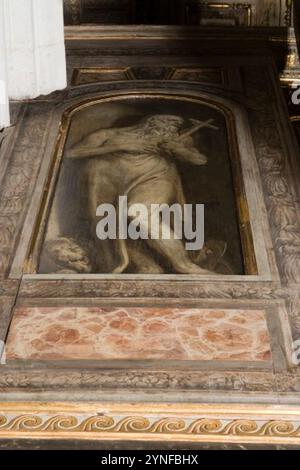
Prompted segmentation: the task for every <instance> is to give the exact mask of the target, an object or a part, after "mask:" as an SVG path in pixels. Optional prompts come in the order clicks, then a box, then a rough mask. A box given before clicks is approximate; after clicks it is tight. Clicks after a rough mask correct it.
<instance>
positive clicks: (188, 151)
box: [164, 139, 207, 165]
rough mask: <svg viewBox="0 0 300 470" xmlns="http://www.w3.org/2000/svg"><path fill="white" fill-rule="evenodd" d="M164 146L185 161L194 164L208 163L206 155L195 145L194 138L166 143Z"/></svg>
mask: <svg viewBox="0 0 300 470" xmlns="http://www.w3.org/2000/svg"><path fill="white" fill-rule="evenodd" d="M164 148H165V149H166V150H168V151H169V152H170V153H171V154H173V155H174V156H175V157H176V158H178V160H181V161H183V162H188V163H191V164H193V165H205V164H206V163H207V157H206V155H204V154H203V153H200V152H199V150H198V149H197V148H196V147H195V146H194V141H193V139H186V140H184V141H180V140H177V141H176V140H175V141H173V142H168V143H167V144H165V145H164Z"/></svg>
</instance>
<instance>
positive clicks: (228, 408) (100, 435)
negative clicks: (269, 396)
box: [0, 402, 300, 445]
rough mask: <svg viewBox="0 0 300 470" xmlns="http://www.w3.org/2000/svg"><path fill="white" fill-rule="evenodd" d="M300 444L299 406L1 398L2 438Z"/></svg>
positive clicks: (0, 430)
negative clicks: (19, 400)
mask: <svg viewBox="0 0 300 470" xmlns="http://www.w3.org/2000/svg"><path fill="white" fill-rule="evenodd" d="M10 438H11V439H24V438H30V439H52V440H53V439H60V440H61V439H79V440H80V439H81V440H106V441H109V440H113V441H122V440H124V441H125V440H126V441H166V440H168V441H174V442H198V443H201V442H210V443H220V442H222V443H243V444H245V443H247V444H248V443H256V444H288V445H295V444H296V445H297V444H300V407H295V406H280V405H265V406H264V405H246V404H245V405H236V404H233V405H230V404H228V405H218V404H216V405H212V404H210V405H204V404H199V405H198V404H153V403H152V404H151V403H143V404H131V403H119V404H116V403H115V404H111V403H41V402H40V403H36V402H35V403H34V402H28V403H24V402H23V403H20V402H18V403H0V439H10Z"/></svg>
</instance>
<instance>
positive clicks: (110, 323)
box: [7, 307, 271, 361]
mask: <svg viewBox="0 0 300 470" xmlns="http://www.w3.org/2000/svg"><path fill="white" fill-rule="evenodd" d="M7 357H8V360H12V359H31V360H34V359H36V360H71V359H75V360H79V359H81V360H109V359H131V360H147V359H148V360H149V359H159V360H161V359H162V360H191V361H195V360H201V361H208V360H216V361H228V360H230V361H270V360H271V347H270V338H269V333H268V328H267V323H266V318H265V312H264V311H260V310H222V309H220V310H212V309H194V308H122V307H120V308H85V307H84V308H83V307H80V308H76V307H74V308H73V307H72V308H69V307H67V308H57V307H53V308H20V309H17V310H16V311H15V315H14V319H13V321H12V324H11V328H10V331H9V335H8V341H7Z"/></svg>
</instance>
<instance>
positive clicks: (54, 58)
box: [0, 0, 66, 120]
mask: <svg viewBox="0 0 300 470" xmlns="http://www.w3.org/2000/svg"><path fill="white" fill-rule="evenodd" d="M0 4H1V9H0V15H1V19H0V26H1V25H2V24H4V28H1V29H2V35H3V36H4V45H3V44H1V43H0V62H1V64H3V62H4V66H3V65H1V69H0V70H1V72H2V66H3V67H5V68H6V75H7V87H8V95H9V98H11V99H15V100H21V99H28V98H36V97H37V96H39V95H47V94H49V93H51V92H52V91H54V90H60V89H63V88H65V87H66V60H65V45H64V20H63V0H0ZM5 62H6V65H5ZM1 120H2V119H1Z"/></svg>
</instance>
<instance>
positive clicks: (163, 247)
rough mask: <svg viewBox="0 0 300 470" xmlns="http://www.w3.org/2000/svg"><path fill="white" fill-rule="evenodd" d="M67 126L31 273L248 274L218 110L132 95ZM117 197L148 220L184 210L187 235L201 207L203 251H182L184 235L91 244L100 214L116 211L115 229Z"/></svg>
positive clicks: (234, 157) (230, 139)
mask: <svg viewBox="0 0 300 470" xmlns="http://www.w3.org/2000/svg"><path fill="white" fill-rule="evenodd" d="M67 121H68V125H67V128H66V130H65V136H64V142H63V143H61V148H60V152H59V151H58V152H57V153H58V154H59V156H56V158H60V161H59V164H57V174H56V175H54V179H55V181H54V183H53V187H52V193H51V197H49V200H48V205H47V210H46V211H44V215H43V216H44V219H45V230H44V233H43V235H42V238H41V239H40V249H39V253H40V254H39V258H38V261H37V272H38V273H40V274H66V275H67V274H73V275H74V274H122V275H126V274H136V275H156V274H158V275H167V274H206V275H207V274H218V275H242V274H253V273H254V271H255V267H254V266H253V263H252V262H251V256H250V257H249V252H250V251H251V250H252V249H253V247H252V246H251V233H249V231H248V232H247V233H246V232H245V231H247V230H248V229H249V227H247V224H246V223H245V222H246V221H245V220H243V217H246V219H247V205H246V201H245V199H243V181H242V176H241V170H240V162H239V155H238V150H237V145H236V141H235V131H234V122H233V119H232V117H231V116H230V114H229V112H227V110H226V109H224V108H222V107H221V106H219V105H217V104H216V103H214V102H212V101H209V100H204V99H197V98H188V97H177V96H176V97H175V96H172V95H167V94H149V95H147V94H143V95H138V94H132V95H126V96H116V97H110V98H104V99H101V100H98V101H94V102H90V103H85V104H82V105H81V106H79V107H78V108H77V109H76V110H73V111H72V112H71V113H70V115H69V117H68V120H67ZM120 197H123V200H124V198H126V202H127V205H128V207H130V206H132V205H135V204H143V205H144V206H145V207H147V208H149V210H150V212H151V209H150V207H152V206H153V205H154V206H159V207H162V206H163V205H168V206H169V207H170V206H172V205H174V204H175V205H177V207H178V206H180V207H183V206H185V205H186V204H188V205H189V207H191V208H192V209H191V212H190V213H189V215H190V217H191V220H190V222H191V226H192V227H193V229H194V231H196V230H195V223H196V222H197V214H196V211H197V207H199V206H200V205H202V207H204V218H203V221H204V227H203V234H204V240H203V242H204V244H202V245H201V247H200V248H198V249H194V250H188V249H187V248H186V247H187V243H186V240H185V239H184V237H185V231H183V238H182V239H180V237H178V239H177V237H176V236H173V237H171V238H170V239H169V240H164V239H163V237H157V238H156V239H155V238H151V236H149V237H148V238H147V237H146V236H144V237H140V238H137V239H132V238H130V237H128V238H126V239H124V237H123V238H122V237H120V232H119V231H118V230H116V234H117V235H116V238H113V237H107V239H103V238H99V236H98V235H97V226H99V222H101V217H102V218H104V212H101V211H99V210H98V207H99V206H102V207H107V205H112V206H114V207H116V216H117V217H116V223H117V224H118V223H120V219H119V218H118V217H120V211H121V210H122V209H121V208H120ZM241 204H242V205H243V207H242V208H241V207H240V206H241ZM103 205H105V206H103ZM127 210H128V208H127ZM99 214H101V215H99ZM183 214H184V215H183V220H182V224H184V223H185V222H186V221H185V220H184V217H185V215H186V214H185V213H184V212H183ZM245 214H246V216H245ZM126 217H127V218H128V219H130V215H128V212H127V213H126ZM173 219H174V220H173ZM173 219H172V218H171V219H170V221H171V222H170V223H171V225H172V223H173V224H175V215H173ZM129 222H130V221H129ZM131 222H132V221H131ZM144 222H145V224H146V222H147V221H146V220H144ZM148 222H149V221H148ZM150 226H151V222H149V223H148V230H149V232H150ZM140 228H141V227H140ZM171 229H172V227H171ZM160 230H162V231H163V227H162V226H160ZM249 230H250V229H249ZM112 231H113V230H112ZM146 231H147V230H146ZM174 233H175V229H174ZM249 241H250V243H249ZM247 253H248V255H247ZM249 259H250V262H249Z"/></svg>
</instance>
